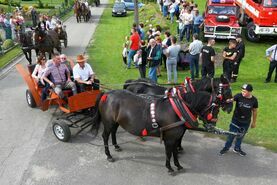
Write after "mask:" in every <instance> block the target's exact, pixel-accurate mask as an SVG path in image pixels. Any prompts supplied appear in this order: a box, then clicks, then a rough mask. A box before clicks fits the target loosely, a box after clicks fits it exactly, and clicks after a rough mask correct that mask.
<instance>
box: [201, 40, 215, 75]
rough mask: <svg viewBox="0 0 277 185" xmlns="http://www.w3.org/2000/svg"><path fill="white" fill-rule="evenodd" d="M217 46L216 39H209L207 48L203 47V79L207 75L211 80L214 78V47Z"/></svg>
mask: <svg viewBox="0 0 277 185" xmlns="http://www.w3.org/2000/svg"><path fill="white" fill-rule="evenodd" d="M214 44H215V39H214V38H209V40H208V44H207V46H203V47H202V49H201V53H200V58H202V71H201V73H202V74H201V75H202V78H205V77H206V76H207V75H208V77H210V78H213V77H214V63H215V51H214V48H213V45H214Z"/></svg>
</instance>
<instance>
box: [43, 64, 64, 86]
mask: <svg viewBox="0 0 277 185" xmlns="http://www.w3.org/2000/svg"><path fill="white" fill-rule="evenodd" d="M67 73H69V70H68V68H67V66H66V65H65V64H60V65H55V64H54V65H52V66H50V67H48V68H47V69H46V71H45V73H44V74H43V77H47V76H48V75H50V74H51V75H52V79H53V83H54V84H64V83H65V82H66V81H67V79H66V77H67V76H66V74H67Z"/></svg>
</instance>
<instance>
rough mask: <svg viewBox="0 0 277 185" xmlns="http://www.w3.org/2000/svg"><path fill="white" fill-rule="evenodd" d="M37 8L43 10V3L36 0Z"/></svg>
mask: <svg viewBox="0 0 277 185" xmlns="http://www.w3.org/2000/svg"><path fill="white" fill-rule="evenodd" d="M38 8H44V5H43V3H42V2H41V0H38Z"/></svg>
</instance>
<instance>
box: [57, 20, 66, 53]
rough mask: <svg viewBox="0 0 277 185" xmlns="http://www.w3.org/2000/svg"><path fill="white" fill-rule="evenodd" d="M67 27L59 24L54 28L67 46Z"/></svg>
mask: <svg viewBox="0 0 277 185" xmlns="http://www.w3.org/2000/svg"><path fill="white" fill-rule="evenodd" d="M65 28H66V26H65V25H58V26H56V27H55V28H54V31H55V32H56V33H57V34H58V37H59V39H60V40H62V41H63V43H64V47H65V48H66V47H67V44H68V40H67V33H66V30H65Z"/></svg>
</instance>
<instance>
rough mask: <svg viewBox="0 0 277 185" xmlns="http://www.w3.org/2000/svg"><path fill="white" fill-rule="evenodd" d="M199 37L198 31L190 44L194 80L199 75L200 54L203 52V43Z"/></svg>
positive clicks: (190, 59)
mask: <svg viewBox="0 0 277 185" xmlns="http://www.w3.org/2000/svg"><path fill="white" fill-rule="evenodd" d="M198 37H199V36H198V34H197V33H195V34H193V37H192V38H193V42H192V43H190V45H189V63H190V74H191V79H192V80H194V79H195V78H198V77H199V54H200V53H201V49H202V47H203V44H202V42H201V41H200V40H198Z"/></svg>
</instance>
